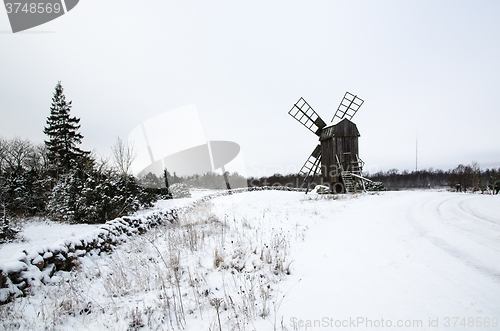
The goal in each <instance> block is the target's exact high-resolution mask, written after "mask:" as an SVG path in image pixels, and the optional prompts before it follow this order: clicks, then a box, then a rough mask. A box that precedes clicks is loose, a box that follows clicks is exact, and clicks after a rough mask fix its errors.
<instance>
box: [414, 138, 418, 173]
mask: <svg viewBox="0 0 500 331" xmlns="http://www.w3.org/2000/svg"><path fill="white" fill-rule="evenodd" d="M415 171H418V133H417V134H416V137H415Z"/></svg>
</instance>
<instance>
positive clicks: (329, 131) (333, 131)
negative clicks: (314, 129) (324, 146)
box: [319, 118, 360, 140]
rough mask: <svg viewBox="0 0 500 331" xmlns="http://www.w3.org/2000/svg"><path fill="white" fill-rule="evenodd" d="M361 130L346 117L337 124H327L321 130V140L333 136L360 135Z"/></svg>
mask: <svg viewBox="0 0 500 331" xmlns="http://www.w3.org/2000/svg"><path fill="white" fill-rule="evenodd" d="M359 136H360V134H359V131H358V128H357V126H356V124H354V123H353V122H351V121H349V120H348V119H347V118H344V119H343V120H342V121H340V122H339V123H337V124H335V125H331V126H327V127H326V128H324V129H323V131H321V136H320V138H319V140H325V139H328V138H332V137H359Z"/></svg>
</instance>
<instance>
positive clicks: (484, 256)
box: [406, 196, 500, 282]
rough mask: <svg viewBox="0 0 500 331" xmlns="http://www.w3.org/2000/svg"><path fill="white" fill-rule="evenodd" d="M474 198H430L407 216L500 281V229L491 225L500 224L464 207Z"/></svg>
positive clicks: (463, 259) (443, 246)
mask: <svg viewBox="0 0 500 331" xmlns="http://www.w3.org/2000/svg"><path fill="white" fill-rule="evenodd" d="M471 198H472V197H470V196H466V197H464V196H462V197H451V198H449V197H446V198H444V199H443V200H441V201H439V202H437V201H436V199H435V198H431V199H427V200H424V201H422V202H419V203H417V204H416V205H414V206H412V207H410V208H409V209H408V211H407V215H406V218H407V220H408V222H409V223H410V224H411V225H412V226H413V227H414V228H415V229H416V230H417V232H418V233H419V234H420V235H421V236H422V237H424V238H426V239H427V240H428V241H430V242H431V243H432V244H433V245H435V246H436V247H438V248H439V249H441V250H443V251H444V252H446V253H447V254H449V255H451V256H453V257H454V258H456V259H458V260H460V261H461V262H462V263H464V264H466V265H468V266H470V267H472V268H474V269H477V270H478V271H480V272H482V273H484V274H486V275H488V276H490V277H492V278H493V279H495V280H496V281H498V282H500V258H499V257H500V241H499V240H498V238H500V228H498V227H496V226H495V228H494V229H493V231H492V229H491V228H492V226H491V225H490V226H488V225H487V224H491V223H493V226H494V225H495V224H498V223H496V222H495V221H494V220H491V219H484V218H482V217H481V216H479V215H478V213H474V212H472V211H470V210H466V209H464V208H463V205H464V203H467V201H469V200H470V199H471ZM436 202H437V205H436ZM488 257H490V258H491V261H490V260H489V258H488ZM489 262H491V263H489Z"/></svg>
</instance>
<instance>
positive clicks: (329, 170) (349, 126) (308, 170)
mask: <svg viewBox="0 0 500 331" xmlns="http://www.w3.org/2000/svg"><path fill="white" fill-rule="evenodd" d="M362 104H363V100H361V99H360V98H358V97H357V96H356V95H353V94H351V93H349V92H346V94H345V95H344V98H343V99H342V101H341V103H340V105H339V108H338V109H337V111H336V113H335V115H334V116H333V119H332V122H333V121H334V120H335V119H340V121H339V122H338V123H336V124H333V125H329V126H327V125H326V123H325V122H324V121H323V120H322V119H321V117H319V115H318V114H317V113H316V112H315V111H314V110H313V109H312V107H311V106H310V105H309V104H308V103H307V102H306V101H305V100H304V99H303V98H300V99H299V101H298V102H297V103H296V104H295V105H294V106H293V107H292V109H291V110H290V111H289V112H288V113H289V114H290V115H291V116H292V117H293V118H295V119H296V120H297V121H299V122H300V123H301V124H302V125H304V126H305V127H306V128H307V129H308V130H309V131H311V132H312V133H314V134H316V135H317V136H318V137H319V141H320V144H319V145H317V146H316V148H315V149H314V150H313V152H312V153H311V155H310V156H309V158H308V159H307V161H306V163H305V164H304V165H303V166H302V168H301V169H300V171H299V175H300V176H303V177H304V182H305V183H308V184H309V183H311V182H313V181H314V180H315V179H316V176H317V175H320V174H321V184H322V185H328V186H329V187H330V190H331V192H332V193H342V192H348V193H351V192H355V191H356V190H357V187H358V186H360V185H357V184H361V186H362V185H363V180H365V181H367V179H365V178H363V177H362V170H363V165H364V162H363V161H362V160H361V159H360V158H359V147H358V137H359V136H360V134H359V131H358V128H357V127H356V124H354V123H353V122H352V121H351V119H352V117H353V116H354V115H355V114H356V112H357V111H358V109H359V107H361V105H362ZM306 193H307V191H306Z"/></svg>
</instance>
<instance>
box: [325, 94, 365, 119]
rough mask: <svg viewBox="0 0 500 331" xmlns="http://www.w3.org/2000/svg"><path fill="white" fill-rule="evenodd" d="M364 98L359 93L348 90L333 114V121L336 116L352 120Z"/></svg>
mask: <svg viewBox="0 0 500 331" xmlns="http://www.w3.org/2000/svg"><path fill="white" fill-rule="evenodd" d="M363 102H364V101H363V100H362V99H360V98H358V96H357V95H354V94H352V93H349V92H346V93H345V95H344V98H343V99H342V101H341V102H340V105H339V108H338V109H337V111H336V112H335V115H333V118H332V122H333V121H334V120H335V117H337V118H339V119H341V120H342V119H344V118H347V119H348V120H351V119H352V118H353V116H354V115H356V112H357V111H358V110H359V107H361V105H362V104H363Z"/></svg>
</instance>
